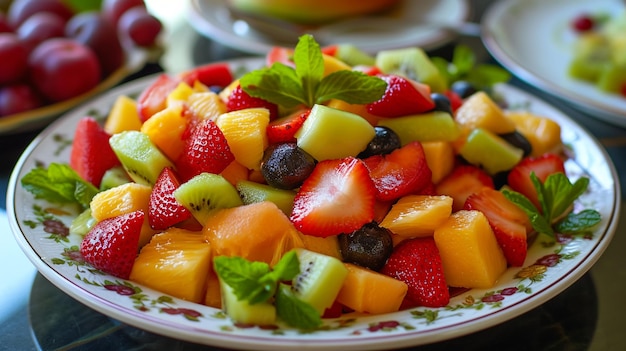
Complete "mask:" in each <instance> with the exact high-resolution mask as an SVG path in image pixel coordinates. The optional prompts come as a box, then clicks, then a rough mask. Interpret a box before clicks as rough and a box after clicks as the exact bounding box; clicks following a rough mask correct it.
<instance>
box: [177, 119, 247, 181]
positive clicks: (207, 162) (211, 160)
mask: <svg viewBox="0 0 626 351" xmlns="http://www.w3.org/2000/svg"><path fill="white" fill-rule="evenodd" d="M234 159H235V156H234V155H233V153H232V152H231V151H230V147H229V146H228V142H227V141H226V138H225V137H224V133H222V131H221V130H220V128H219V127H218V126H217V125H216V124H215V122H214V121H212V120H208V119H205V120H202V121H200V122H199V123H198V124H197V125H195V126H194V128H193V130H192V131H191V134H190V135H189V137H188V138H187V139H186V140H185V147H184V149H183V152H182V153H181V155H180V157H179V158H178V160H177V161H176V169H177V170H178V174H179V176H180V178H181V180H182V181H187V180H189V179H191V178H193V177H194V176H196V175H198V174H200V173H203V172H208V173H215V174H218V173H220V172H222V171H223V170H224V169H225V168H226V167H227V166H228V165H229V164H230V163H231V162H232V161H233V160H234Z"/></svg>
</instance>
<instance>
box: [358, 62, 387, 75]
mask: <svg viewBox="0 0 626 351" xmlns="http://www.w3.org/2000/svg"><path fill="white" fill-rule="evenodd" d="M352 69H353V70H355V71H359V72H363V73H365V74H367V75H368V76H377V75H379V74H383V71H381V70H380V68H378V66H365V65H357V66H354V67H352Z"/></svg>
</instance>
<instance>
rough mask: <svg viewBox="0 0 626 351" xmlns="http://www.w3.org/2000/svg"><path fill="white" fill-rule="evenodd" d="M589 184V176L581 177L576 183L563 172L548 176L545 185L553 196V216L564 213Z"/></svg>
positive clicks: (551, 214)
mask: <svg viewBox="0 0 626 351" xmlns="http://www.w3.org/2000/svg"><path fill="white" fill-rule="evenodd" d="M588 186H589V178H579V179H578V180H577V181H576V182H575V183H574V184H572V183H571V182H570V180H569V179H568V178H567V176H565V174H563V173H555V174H551V175H550V176H548V178H546V181H545V182H544V187H545V189H546V192H547V193H548V194H550V196H551V209H552V212H551V213H550V217H551V218H558V217H560V216H561V215H562V214H564V213H565V212H566V211H567V210H568V209H569V208H570V206H571V205H572V203H574V201H575V200H576V199H577V198H578V197H580V195H582V194H583V193H584V192H585V191H586V190H587V187H588Z"/></svg>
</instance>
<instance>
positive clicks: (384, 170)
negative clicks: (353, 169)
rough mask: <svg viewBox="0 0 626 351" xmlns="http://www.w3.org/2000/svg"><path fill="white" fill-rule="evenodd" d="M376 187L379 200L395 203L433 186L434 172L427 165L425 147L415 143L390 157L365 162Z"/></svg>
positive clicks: (371, 157)
mask: <svg viewBox="0 0 626 351" xmlns="http://www.w3.org/2000/svg"><path fill="white" fill-rule="evenodd" d="M363 161H364V162H365V164H366V165H367V168H368V169H369V171H370V177H371V178H372V180H373V181H374V185H375V186H376V199H377V200H381V201H391V200H395V199H398V198H400V197H402V196H404V195H408V194H415V193H419V192H420V190H422V189H423V188H425V187H426V186H428V185H430V184H431V183H432V180H431V178H432V172H431V170H430V168H429V167H428V164H427V163H426V156H425V154H424V148H423V147H422V144H421V143H419V142H417V141H414V142H411V143H408V144H406V145H405V146H403V147H401V148H399V149H396V150H394V151H392V152H391V153H390V154H387V155H374V156H370V157H368V158H366V159H364V160H363Z"/></svg>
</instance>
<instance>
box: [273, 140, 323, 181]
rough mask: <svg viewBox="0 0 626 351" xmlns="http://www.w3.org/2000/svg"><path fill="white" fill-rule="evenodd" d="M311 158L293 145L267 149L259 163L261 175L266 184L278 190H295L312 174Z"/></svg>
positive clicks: (312, 160) (312, 161)
mask: <svg viewBox="0 0 626 351" xmlns="http://www.w3.org/2000/svg"><path fill="white" fill-rule="evenodd" d="M315 164H316V161H315V159H314V158H313V156H311V155H309V154H308V153H307V152H306V151H304V150H302V149H301V148H299V147H298V146H297V145H296V144H295V143H284V144H275V145H272V146H270V147H268V148H267V149H266V150H265V153H264V155H263V160H262V162H261V173H262V174H263V177H264V178H265V181H266V182H267V184H269V185H271V186H273V187H275V188H279V189H295V188H297V187H299V186H300V185H302V182H304V180H305V179H306V178H308V176H309V175H310V174H311V172H313V169H314V168H315Z"/></svg>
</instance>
